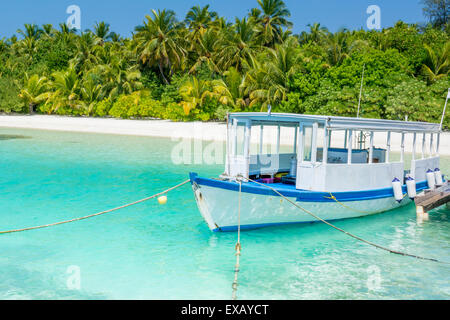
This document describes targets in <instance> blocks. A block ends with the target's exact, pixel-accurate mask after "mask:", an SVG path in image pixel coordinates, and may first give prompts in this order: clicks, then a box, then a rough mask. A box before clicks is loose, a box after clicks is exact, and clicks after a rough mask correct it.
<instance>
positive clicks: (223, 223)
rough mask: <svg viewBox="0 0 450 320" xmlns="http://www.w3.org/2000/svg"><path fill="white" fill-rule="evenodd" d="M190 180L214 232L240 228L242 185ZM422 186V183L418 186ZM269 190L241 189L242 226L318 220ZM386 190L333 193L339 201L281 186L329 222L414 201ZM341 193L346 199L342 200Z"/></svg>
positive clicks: (328, 196) (204, 215)
mask: <svg viewBox="0 0 450 320" xmlns="http://www.w3.org/2000/svg"><path fill="white" fill-rule="evenodd" d="M191 183H192V188H193V191H194V195H195V199H196V201H197V205H198V208H199V211H200V213H201V215H202V216H203V218H204V220H205V221H206V223H207V224H208V226H209V228H210V229H211V230H212V231H235V230H237V227H238V201H239V184H238V183H231V182H222V181H218V180H211V179H204V178H198V177H197V176H196V175H195V174H191ZM243 185H244V183H243ZM420 187H421V186H420V185H419V186H418V189H420ZM262 188H264V187H262ZM266 189H267V190H268V192H262V190H261V188H258V187H257V186H256V185H253V186H252V187H249V186H245V187H243V188H242V192H241V211H240V225H241V229H254V228H261V227H266V226H274V225H282V224H291V223H304V222H315V221H318V220H317V219H315V218H314V217H313V216H311V215H310V214H308V213H306V212H305V211H302V210H301V209H299V208H297V207H295V206H294V205H292V203H289V202H288V201H286V200H285V199H283V198H282V197H280V196H279V195H277V194H276V193H275V192H273V191H270V190H269V189H268V188H266ZM385 191H386V192H385V195H387V196H383V194H382V193H381V192H380V191H379V192H377V193H376V194H373V195H371V197H368V196H367V195H368V194H369V195H370V193H367V192H365V193H359V194H354V195H353V198H351V197H349V196H347V198H345V197H344V195H343V194H339V193H336V194H333V196H335V197H336V198H337V201H336V200H333V199H332V198H331V195H330V194H326V193H314V192H313V193H314V196H309V197H308V194H309V193H311V192H308V191H303V192H299V191H297V192H296V191H290V192H288V191H287V190H286V189H285V190H282V189H280V192H281V193H282V194H283V195H284V196H286V198H288V199H290V200H291V201H293V202H295V203H297V204H298V205H299V206H301V207H302V208H305V209H306V210H308V211H310V212H312V213H314V214H315V215H317V216H318V217H320V218H322V219H324V220H327V221H331V220H339V219H347V218H356V217H362V216H367V215H372V214H376V213H380V212H384V211H389V210H392V209H396V208H399V207H401V206H405V205H407V204H409V203H411V200H410V199H409V198H407V197H405V198H404V199H403V200H402V201H401V202H397V201H396V200H395V199H394V197H393V195H390V196H389V192H390V190H385ZM346 194H347V195H348V193H346ZM365 195H366V196H365ZM339 196H341V198H342V199H345V200H342V201H341V200H339ZM301 198H304V199H305V200H302V199H301ZM351 199H354V200H353V201H352V200H351Z"/></svg>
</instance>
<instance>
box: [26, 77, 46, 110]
mask: <svg viewBox="0 0 450 320" xmlns="http://www.w3.org/2000/svg"><path fill="white" fill-rule="evenodd" d="M47 81H48V80H47V78H46V77H40V76H39V75H37V74H33V75H32V76H29V75H28V74H27V73H25V81H24V82H23V84H22V85H19V87H20V92H19V98H20V99H21V100H22V101H23V102H24V104H25V105H27V106H28V110H29V113H30V114H32V113H33V112H34V107H35V106H36V105H38V104H40V103H42V102H44V101H46V100H47V99H48V98H49V93H48V92H47V88H48V86H47Z"/></svg>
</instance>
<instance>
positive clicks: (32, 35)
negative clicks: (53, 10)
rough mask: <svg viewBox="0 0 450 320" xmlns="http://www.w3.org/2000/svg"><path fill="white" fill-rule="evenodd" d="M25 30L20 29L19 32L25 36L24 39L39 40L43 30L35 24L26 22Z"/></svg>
mask: <svg viewBox="0 0 450 320" xmlns="http://www.w3.org/2000/svg"><path fill="white" fill-rule="evenodd" d="M24 27H25V30H22V29H18V30H17V33H18V34H20V35H21V36H23V37H24V39H34V40H37V39H39V37H40V36H41V34H42V30H41V29H39V27H38V26H37V25H35V24H25V25H24Z"/></svg>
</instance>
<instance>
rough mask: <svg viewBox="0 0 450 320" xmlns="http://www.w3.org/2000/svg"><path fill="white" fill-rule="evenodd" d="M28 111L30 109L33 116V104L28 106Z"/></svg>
mask: <svg viewBox="0 0 450 320" xmlns="http://www.w3.org/2000/svg"><path fill="white" fill-rule="evenodd" d="M28 109H29V112H30V114H33V104H32V103H30V104H29V105H28Z"/></svg>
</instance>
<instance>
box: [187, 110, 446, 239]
mask: <svg viewBox="0 0 450 320" xmlns="http://www.w3.org/2000/svg"><path fill="white" fill-rule="evenodd" d="M227 123H228V124H227V144H226V148H227V154H226V163H225V173H224V174H223V175H221V176H220V177H218V178H214V179H211V178H203V177H199V176H198V175H197V174H196V173H191V174H190V179H191V184H192V188H193V191H194V194H195V198H196V201H197V205H198V208H199V210H200V212H201V214H202V216H203V218H204V220H205V221H206V223H207V224H208V226H209V228H210V229H211V230H213V231H234V230H237V227H238V224H239V225H240V227H241V229H249V228H260V227H264V226H272V225H280V224H290V223H301V222H313V221H317V220H316V219H315V218H314V217H313V216H311V215H310V214H308V213H306V212H305V211H302V210H299V208H297V207H295V206H294V205H292V203H289V201H286V199H284V198H283V197H281V196H280V195H279V194H278V193H277V192H279V193H281V194H282V195H283V196H284V197H286V198H288V199H290V200H291V201H293V202H295V203H296V204H298V205H299V206H301V207H302V208H305V209H306V210H309V211H310V212H313V213H314V214H315V215H317V216H318V217H320V218H322V219H324V220H337V219H345V218H354V217H361V216H365V215H370V214H375V213H379V212H384V211H388V210H391V209H395V208H398V207H400V206H404V205H407V204H408V203H410V202H411V198H413V197H414V195H415V193H417V192H419V191H421V190H424V189H427V188H429V187H431V188H432V187H433V185H434V184H435V181H436V180H437V181H442V180H441V179H440V178H441V177H442V176H441V174H440V171H439V169H438V168H439V139H440V133H441V128H440V125H439V124H434V123H426V122H410V121H393V120H380V119H364V118H346V117H333V116H316V115H302V114H281V113H273V114H270V113H260V112H257V113H232V114H229V115H228V122H227ZM267 127H274V128H272V129H271V130H272V131H275V132H276V134H275V136H276V137H273V138H274V140H275V145H276V148H275V149H276V150H275V152H270V153H269V152H264V146H265V145H266V143H267V141H264V140H265V139H266V137H265V136H267V134H266V135H264V132H265V131H264V130H265V129H266V128H267ZM266 130H268V129H266ZM289 131H290V135H289V136H290V137H292V141H291V146H290V150H288V151H287V152H283V153H281V152H280V149H281V147H280V145H281V142H280V140H281V139H284V140H286V135H282V134H281V132H288V133H289ZM266 133H267V132H266ZM252 135H254V137H253V141H255V135H256V136H257V137H259V139H258V138H256V140H259V141H258V144H259V148H258V146H257V147H256V148H255V146H254V145H253V146H252V145H251V141H252ZM393 135H397V136H398V137H399V139H397V140H395V139H392V138H391V137H392V136H393ZM339 137H341V139H339ZM342 137H344V138H342ZM375 137H377V138H379V137H383V141H384V142H383V145H378V146H377V147H375V146H374V141H375ZM384 137H385V138H384ZM377 141H379V139H377ZM396 141H399V142H398V143H399V144H400V145H399V146H398V148H395V150H399V151H400V155H398V153H397V154H396V157H397V158H398V157H399V159H395V160H394V156H393V154H394V153H393V152H392V150H394V148H392V147H393V146H392V145H391V142H392V143H395V142H396ZM378 144H379V142H378ZM406 144H409V145H408V146H406ZM406 147H408V148H409V149H408V150H411V153H412V156H411V157H412V158H411V159H409V157H408V159H407V160H406V158H405V148H406ZM254 149H256V150H254ZM416 149H419V150H418V151H417V150H416ZM438 175H439V177H440V178H439V179H438V178H436V180H431V179H432V178H433V179H434V177H438ZM248 179H250V180H248ZM427 179H428V180H427ZM251 180H252V181H251ZM407 182H408V183H407ZM271 188H272V189H271ZM273 189H274V190H276V191H277V192H275V191H274V190H273ZM239 190H240V191H239ZM239 193H240V199H241V200H240V208H241V209H240V216H239V217H238V202H239ZM408 193H409V195H410V197H411V198H410V197H408V196H407V195H408Z"/></svg>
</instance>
